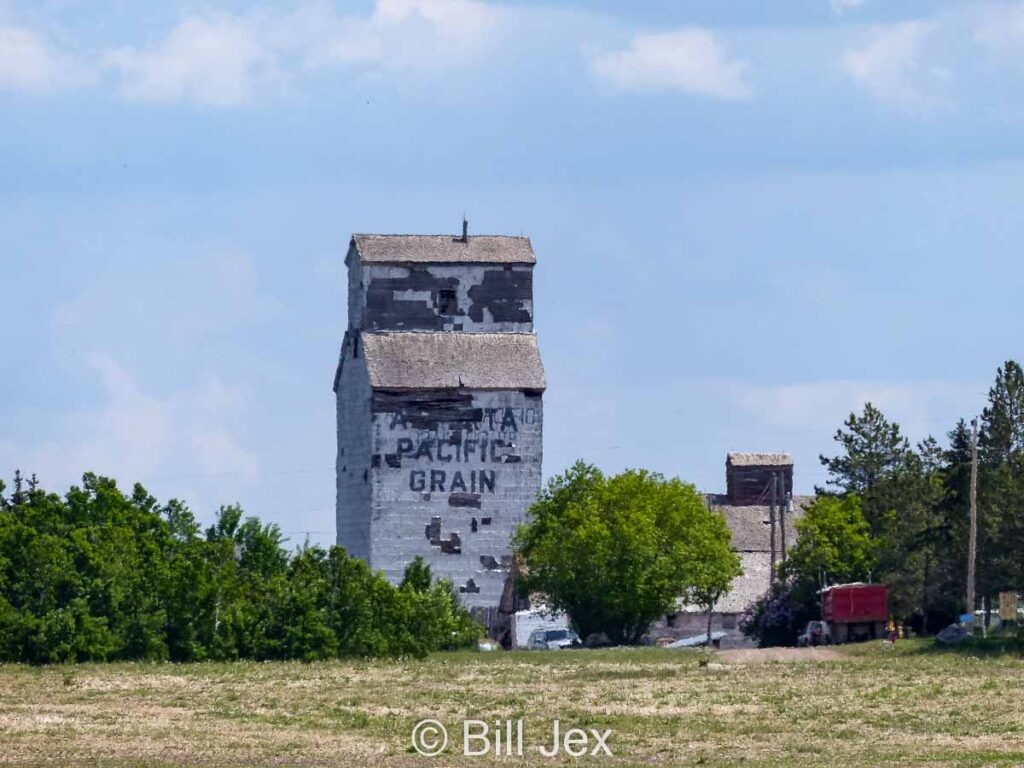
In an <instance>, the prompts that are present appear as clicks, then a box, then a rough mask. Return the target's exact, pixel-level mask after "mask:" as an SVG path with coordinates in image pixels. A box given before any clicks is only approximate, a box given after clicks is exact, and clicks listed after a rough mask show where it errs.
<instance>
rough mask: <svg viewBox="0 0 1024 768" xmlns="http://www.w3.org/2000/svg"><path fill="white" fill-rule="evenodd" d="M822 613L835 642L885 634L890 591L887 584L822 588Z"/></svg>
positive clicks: (870, 637) (838, 585)
mask: <svg viewBox="0 0 1024 768" xmlns="http://www.w3.org/2000/svg"><path fill="white" fill-rule="evenodd" d="M821 616H822V618H823V619H824V620H825V621H826V622H827V624H828V631H829V635H830V637H831V640H832V642H833V643H849V642H854V641H857V640H870V639H874V638H876V637H885V636H886V631H885V622H886V619H887V618H888V617H889V592H888V590H887V589H886V588H885V585H884V584H861V583H859V582H858V583H854V584H836V585H835V586H831V587H826V588H825V589H823V590H821Z"/></svg>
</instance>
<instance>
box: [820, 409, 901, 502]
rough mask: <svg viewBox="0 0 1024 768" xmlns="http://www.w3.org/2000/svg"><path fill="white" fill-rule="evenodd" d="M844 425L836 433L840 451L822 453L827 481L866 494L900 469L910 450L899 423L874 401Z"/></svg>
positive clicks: (850, 416)
mask: <svg viewBox="0 0 1024 768" xmlns="http://www.w3.org/2000/svg"><path fill="white" fill-rule="evenodd" d="M843 426H845V427H846V431H844V430H842V429H839V430H836V434H835V436H834V439H835V441H836V442H837V443H839V445H840V447H841V448H842V451H841V452H840V454H839V455H838V456H833V457H827V456H820V457H819V459H820V461H821V463H822V465H823V466H824V467H825V469H827V470H828V474H829V479H828V482H827V485H828V486H831V487H832V488H834V489H837V490H838V491H839V492H840V493H856V494H860V495H863V494H864V493H866V492H867V491H869V490H870V489H872V488H873V487H874V486H875V485H876V483H877V482H878V481H879V480H881V479H883V478H884V477H887V476H889V475H891V474H892V473H893V472H895V471H896V470H898V469H899V468H900V467H901V466H902V464H903V462H904V461H905V460H906V457H907V454H908V453H909V452H910V444H909V443H908V442H907V439H906V438H905V437H904V436H903V435H902V434H901V433H900V427H899V424H896V423H895V422H892V421H889V420H888V419H886V418H885V416H884V415H883V414H882V412H881V411H879V410H878V409H877V408H875V406H873V405H872V404H871V403H867V404H866V405H865V406H864V412H863V414H861V415H860V416H858V415H857V414H855V413H851V414H850V415H849V417H848V418H847V419H846V421H845V422H843Z"/></svg>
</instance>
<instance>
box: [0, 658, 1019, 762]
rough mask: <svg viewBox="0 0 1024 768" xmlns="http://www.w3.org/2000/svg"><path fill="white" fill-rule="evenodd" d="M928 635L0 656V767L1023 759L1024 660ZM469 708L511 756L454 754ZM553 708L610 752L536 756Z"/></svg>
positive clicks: (555, 713)
mask: <svg viewBox="0 0 1024 768" xmlns="http://www.w3.org/2000/svg"><path fill="white" fill-rule="evenodd" d="M930 649H931V646H930V644H927V643H925V642H924V641H920V642H906V643H903V644H901V645H900V646H899V647H897V648H896V649H894V650H883V649H882V647H881V644H876V643H872V644H869V645H865V646H859V647H849V648H848V649H844V651H843V652H842V653H837V652H832V651H829V652H826V653H824V654H819V658H818V659H817V660H812V658H809V657H808V656H806V655H797V653H798V652H795V651H794V652H790V653H791V655H793V656H797V658H796V659H793V658H790V657H787V658H786V659H785V660H778V659H775V658H774V656H773V655H772V654H763V653H759V652H743V653H739V654H729V653H726V654H723V655H717V654H711V655H709V654H704V653H701V652H693V651H688V652H680V651H671V650H660V649H636V650H604V651H553V652H548V653H526V652H520V653H490V654H488V653H457V654H441V655H436V656H433V657H431V658H430V659H427V660H425V661H410V662H372V663H371V662H335V663H320V664H312V665H303V664H298V663H272V664H257V663H238V664H196V665H188V666H176V665H167V664H164V665H142V664H138V665H137V664H111V665H85V666H79V667H64V668H58V667H51V668H32V667H22V666H0V763H9V764H20V765H33V764H50V765H70V764H88V765H96V766H104V765H110V766H128V765H132V766H135V765H140V766H141V765H147V766H149V765H158V766H179V765H239V766H242V765H245V766H252V765H343V766H351V768H357V767H358V766H363V765H381V766H405V765H415V766H427V765H437V766H441V765H444V766H451V765H456V766H458V765H463V766H473V765H490V764H501V765H562V764H579V763H588V764H591V765H697V764H699V765H737V764H744V765H786V766H792V765H818V766H820V765H845V766H863V765H887V764H892V765H924V764H928V765H1022V764H1024V660H1022V659H1021V658H1020V657H1019V656H1017V655H1011V654H1006V655H993V656H986V657H984V658H982V659H978V658H973V657H971V656H969V655H961V654H953V653H936V652H933V651H931V650H930ZM821 657H825V658H821ZM423 718H434V719H436V720H438V721H440V722H441V723H443V724H445V725H446V726H448V727H449V729H450V731H451V743H450V745H449V748H448V750H447V752H446V753H445V755H444V756H443V757H435V758H429V757H424V756H421V755H418V754H416V753H415V752H414V751H413V749H412V746H411V742H410V737H411V732H412V728H413V725H414V724H415V723H416V722H417V721H419V720H421V719H423ZM465 718H475V719H481V720H488V721H493V720H495V719H502V720H507V719H513V720H515V719H517V718H523V719H524V729H525V738H524V747H525V750H524V751H525V754H524V756H523V757H521V758H520V757H502V758H500V759H498V758H495V757H494V756H493V755H491V756H489V757H467V756H463V755H462V738H461V734H462V731H461V725H460V723H461V722H462V721H463V720H464V719H465ZM554 719H559V720H560V721H561V723H562V729H563V731H564V730H565V729H567V728H569V727H573V726H580V727H582V728H584V729H589V728H594V729H597V730H599V731H604V730H606V729H611V730H612V734H611V735H610V737H609V738H608V742H607V743H608V747H609V749H610V750H611V751H612V753H613V756H612V757H608V756H606V755H601V756H594V757H584V758H582V759H580V760H575V759H573V758H571V757H568V756H562V757H560V758H545V757H543V756H541V755H540V754H539V753H538V752H537V751H536V750H535V748H534V747H535V745H537V744H540V743H542V742H543V741H547V740H548V734H549V732H550V729H551V721H552V720H554ZM474 746H481V742H479V741H477V742H474Z"/></svg>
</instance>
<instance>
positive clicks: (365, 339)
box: [361, 332, 545, 391]
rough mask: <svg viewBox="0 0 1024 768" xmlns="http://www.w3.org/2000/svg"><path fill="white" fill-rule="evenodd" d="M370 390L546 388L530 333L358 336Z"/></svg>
mask: <svg viewBox="0 0 1024 768" xmlns="http://www.w3.org/2000/svg"><path fill="white" fill-rule="evenodd" d="M361 338H362V346H363V354H364V355H365V356H366V368H367V371H368V372H369V376H370V386H371V387H372V388H374V389H458V388H463V389H527V390H535V391H541V390H543V389H544V388H545V382H544V366H543V365H541V362H540V350H539V349H538V348H537V337H536V336H535V335H534V334H532V333H455V332H441V333H409V332H400V333H363V334H362V335H361Z"/></svg>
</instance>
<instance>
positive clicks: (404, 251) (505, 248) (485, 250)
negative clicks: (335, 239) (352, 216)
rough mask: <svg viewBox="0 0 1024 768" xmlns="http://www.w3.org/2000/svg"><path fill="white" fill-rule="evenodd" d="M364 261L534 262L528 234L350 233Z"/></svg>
mask: <svg viewBox="0 0 1024 768" xmlns="http://www.w3.org/2000/svg"><path fill="white" fill-rule="evenodd" d="M353 250H354V251H355V253H356V254H357V255H358V256H359V259H360V261H362V262H363V263H364V264H374V263H377V264H406V263H413V264H437V263H455V264H535V263H536V262H537V257H536V256H534V255H533V246H532V245H530V238H528V237H506V236H504V235H476V236H473V237H468V238H466V240H462V238H460V237H452V236H451V235H362V234H358V235H352V242H351V244H350V246H349V254H350V255H351V253H352V251H353Z"/></svg>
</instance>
